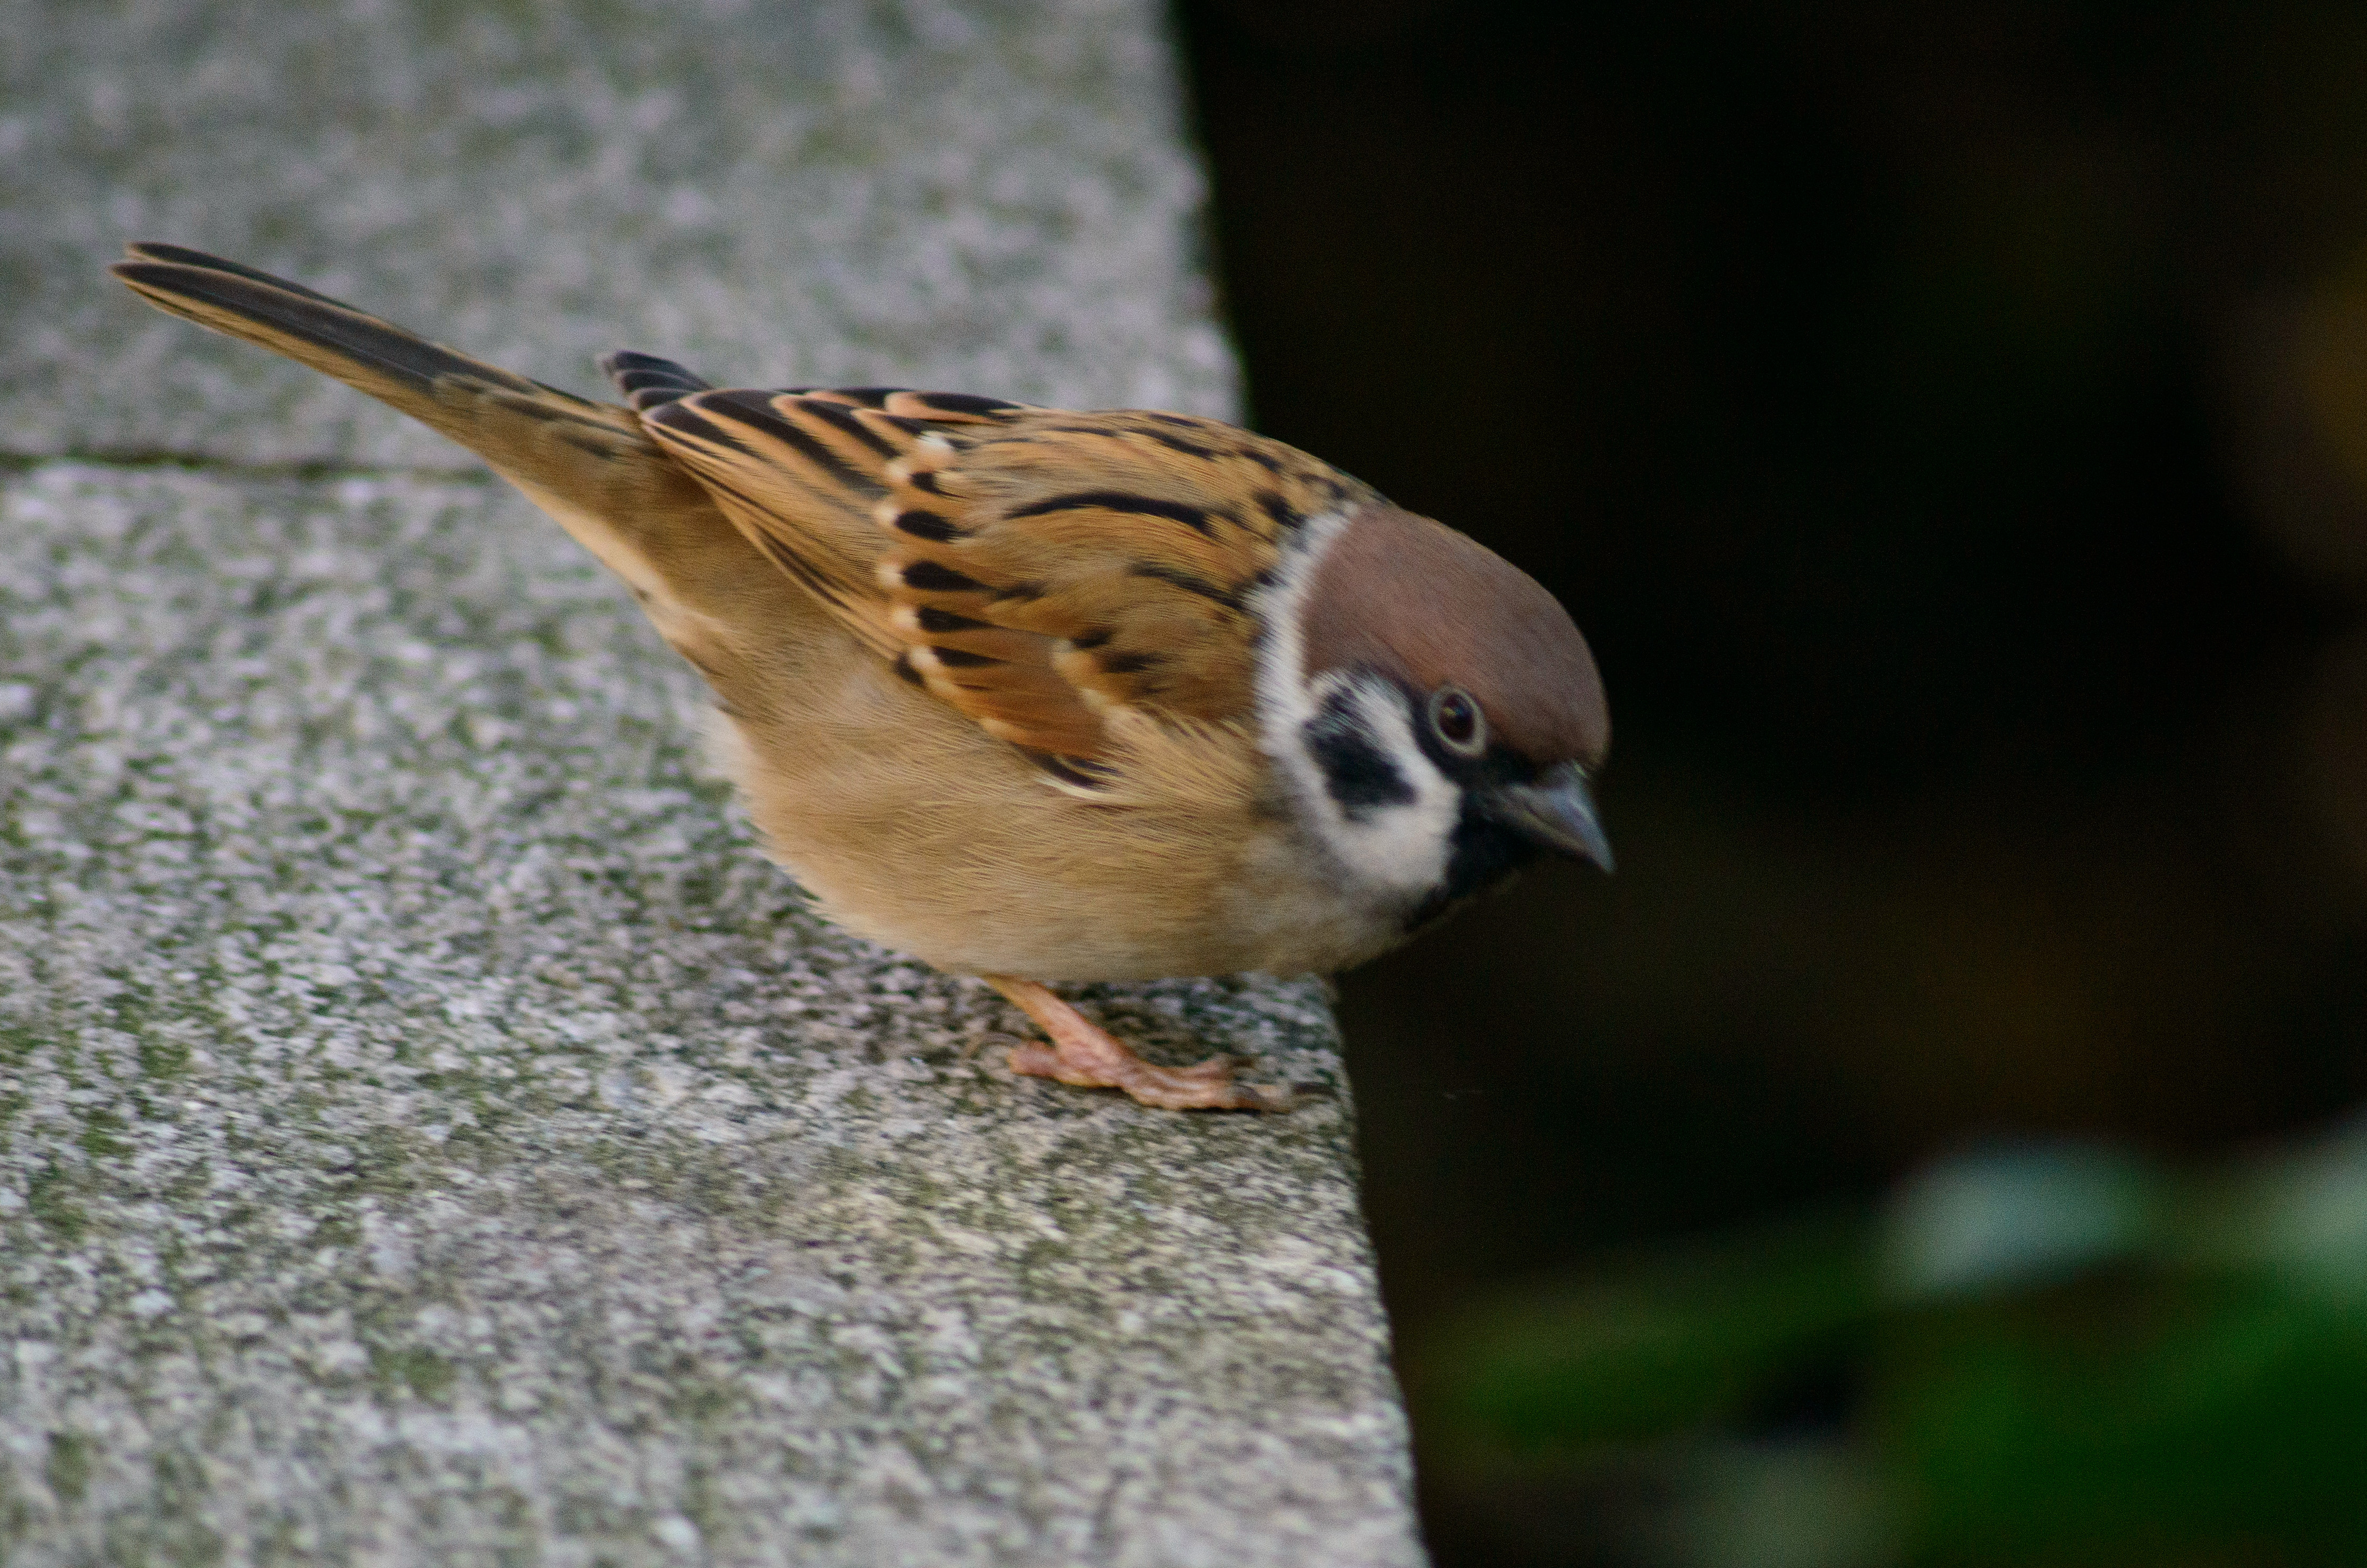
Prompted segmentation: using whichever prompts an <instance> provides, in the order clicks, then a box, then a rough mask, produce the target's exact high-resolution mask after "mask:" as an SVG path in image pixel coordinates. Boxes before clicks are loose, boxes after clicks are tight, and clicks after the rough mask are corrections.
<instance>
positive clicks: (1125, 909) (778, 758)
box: [718, 689, 1403, 981]
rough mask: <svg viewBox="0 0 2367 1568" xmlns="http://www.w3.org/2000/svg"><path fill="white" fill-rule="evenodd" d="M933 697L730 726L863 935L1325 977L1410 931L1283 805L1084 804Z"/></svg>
mask: <svg viewBox="0 0 2367 1568" xmlns="http://www.w3.org/2000/svg"><path fill="white" fill-rule="evenodd" d="M900 694H901V693H900V689H899V690H897V691H895V692H891V693H889V694H886V698H887V700H888V702H889V704H890V705H891V706H893V705H898V698H900ZM919 701H921V702H923V703H928V704H929V706H928V707H927V708H926V709H923V710H921V711H920V712H919V713H907V714H893V713H891V714H889V715H882V716H881V717H883V718H888V719H889V720H890V722H889V723H887V724H884V725H880V726H877V727H874V726H867V725H861V724H855V725H849V724H847V723H845V722H844V720H846V719H847V718H849V717H851V716H856V715H858V714H859V713H860V712H861V706H860V705H848V704H844V703H841V704H838V705H833V706H832V709H831V713H832V719H833V720H835V721H836V722H832V721H823V722H819V723H817V722H814V716H812V715H806V716H800V717H799V720H798V722H796V723H794V724H792V723H779V722H776V723H764V722H761V721H760V722H749V721H747V720H742V721H741V722H738V723H730V724H727V725H725V726H723V727H721V728H722V729H723V731H724V733H722V734H720V735H719V737H718V739H719V747H718V751H719V760H720V761H722V762H723V764H724V766H725V767H726V769H727V771H729V772H730V773H732V775H733V776H734V777H735V778H736V779H737V781H738V782H739V784H740V785H741V789H742V796H743V798H744V799H745V800H746V802H747V805H748V808H749V812H750V815H751V817H752V818H753V820H754V822H755V824H756V826H757V828H758V829H759V830H760V831H761V832H762V833H763V834H764V839H765V841H766V845H767V848H768V849H769V851H770V852H772V854H773V855H774V857H775V858H776V860H778V861H779V862H780V863H782V864H783V865H784V866H785V867H787V869H788V870H789V871H790V873H791V874H793V875H795V876H796V877H797V878H798V881H799V882H800V883H801V884H803V885H804V886H805V887H806V888H807V890H808V891H809V892H810V893H811V894H813V895H814V897H815V898H816V900H817V901H818V902H819V903H820V904H821V908H822V910H823V912H824V913H825V914H827V915H829V916H830V917H831V918H832V919H833V920H835V921H837V922H838V923H839V924H841V925H844V926H845V927H846V928H847V929H849V930H851V931H855V932H858V933H859V934H861V935H863V936H866V937H869V938H871V939H872V940H874V941H877V942H882V943H884V944H886V945H888V946H890V947H894V948H898V949H900V950H902V951H904V952H908V953H912V954H913V955H914V956H916V957H919V958H921V959H923V960H924V961H926V962H927V963H929V964H934V965H935V966H937V967H939V968H941V969H946V970H951V971H954V972H956V973H962V974H1008V975H1016V976H1025V977H1026V978H1030V979H1036V980H1067V981H1085V980H1140V979H1153V978H1160V977H1163V976H1180V975H1217V974H1230V973H1236V972H1240V971H1244V970H1265V971H1268V972H1271V973H1277V974H1297V973H1303V972H1307V971H1316V972H1323V973H1328V972H1331V971H1332V970H1335V969H1340V968H1344V967H1346V966H1348V965H1350V964H1355V963H1358V962H1361V961H1362V960H1364V959H1365V958H1368V957H1370V956H1372V955H1373V954H1374V953H1378V952H1381V951H1383V950H1384V949H1386V948H1387V947H1390V946H1394V945H1395V944H1396V942H1398V941H1399V940H1402V931H1403V922H1402V918H1401V912H1396V911H1389V912H1384V911H1377V910H1375V909H1373V908H1371V907H1370V906H1369V905H1367V904H1365V903H1363V902H1360V901H1359V900H1358V899H1357V898H1356V897H1353V894H1351V893H1350V892H1348V891H1347V890H1345V889H1343V888H1342V887H1340V886H1337V885H1336V883H1333V882H1331V881H1328V880H1327V879H1326V878H1325V877H1324V876H1322V875H1321V874H1319V873H1317V872H1316V871H1315V869H1314V866H1313V862H1312V860H1311V858H1310V857H1308V855H1306V854H1305V853H1303V852H1302V849H1301V846H1299V845H1298V844H1297V841H1296V839H1295V836H1294V833H1293V830H1292V829H1290V827H1289V825H1288V824H1287V823H1286V822H1285V821H1284V820H1282V819H1280V818H1278V817H1276V816H1274V814H1273V813H1272V812H1271V811H1270V810H1264V809H1261V808H1258V807H1254V806H1251V805H1246V804H1244V803H1242V802H1240V801H1230V802H1228V801H1226V800H1223V799H1217V800H1212V801H1206V802H1200V801H1195V802H1177V803H1173V804H1172V805H1170V806H1168V807H1164V808H1154V807H1110V806H1104V805H1099V804H1095V803H1093V802H1091V801H1086V800H1081V799H1079V798H1078V797H1076V796H1074V795H1069V794H1066V793H1063V792H1061V791H1059V790H1057V789H1055V788H1053V787H1051V786H1050V785H1049V784H1048V783H1047V782H1046V781H1045V780H1044V779H1043V777H1042V776H1041V775H1040V774H1039V773H1037V772H1036V769H1035V768H1033V767H1032V766H1031V765H1029V764H1028V763H1027V762H1025V761H1024V760H1023V759H1021V758H1020V756H1019V755H1018V754H1017V753H1016V752H1015V751H1014V750H1012V749H1011V748H1009V747H1007V746H1005V745H1003V744H1002V742H1000V741H997V740H994V739H991V738H990V737H988V736H986V735H984V734H983V733H981V732H980V731H978V730H976V729H975V728H973V727H971V726H969V725H968V724H967V723H961V724H945V723H942V722H940V716H941V715H942V712H943V710H941V709H938V708H937V707H936V705H934V702H932V701H931V700H930V699H926V698H920V699H919ZM896 718H902V719H906V720H908V722H903V723H897V722H893V720H894V719H896ZM914 719H917V720H920V721H921V722H918V723H913V722H909V721H910V720H914Z"/></svg>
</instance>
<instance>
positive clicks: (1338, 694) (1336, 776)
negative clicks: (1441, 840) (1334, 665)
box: [1305, 687, 1415, 822]
mask: <svg viewBox="0 0 2367 1568" xmlns="http://www.w3.org/2000/svg"><path fill="white" fill-rule="evenodd" d="M1305 733H1306V736H1307V750H1308V752H1309V753H1310V754H1311V755H1313V757H1314V758H1315V765H1316V766H1317V767H1319V768H1321V769H1322V770H1323V784H1324V788H1325V789H1326V790H1328V791H1329V792H1330V793H1331V798H1332V799H1333V800H1335V801H1337V802H1339V804H1340V809H1341V810H1342V812H1344V813H1346V814H1347V817H1348V819H1349V820H1350V821H1352V822H1361V821H1363V820H1365V817H1366V815H1367V814H1369V813H1371V812H1372V811H1374V810H1376V809H1377V808H1379V807H1384V806H1408V805H1410V804H1412V802H1413V800H1414V798H1415V797H1414V788H1413V784H1411V783H1410V781H1409V780H1408V779H1407V778H1406V776H1405V774H1403V773H1399V771H1398V765H1397V763H1396V762H1394V761H1391V760H1390V758H1389V754H1388V752H1387V751H1386V750H1383V749H1382V746H1381V743H1380V742H1379V741H1378V740H1377V739H1375V738H1374V736H1373V735H1372V733H1371V731H1369V730H1367V729H1366V728H1365V720H1364V716H1363V715H1362V714H1361V713H1359V712H1358V711H1357V708H1356V701H1355V694H1353V692H1351V691H1349V690H1348V689H1347V688H1345V687H1342V688H1341V689H1340V690H1338V691H1335V692H1333V693H1331V694H1330V695H1329V696H1326V697H1325V698H1324V699H1323V706H1322V708H1321V710H1320V711H1319V712H1318V713H1317V714H1316V716H1314V717H1313V718H1310V719H1308V721H1307V724H1306V726H1305Z"/></svg>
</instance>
